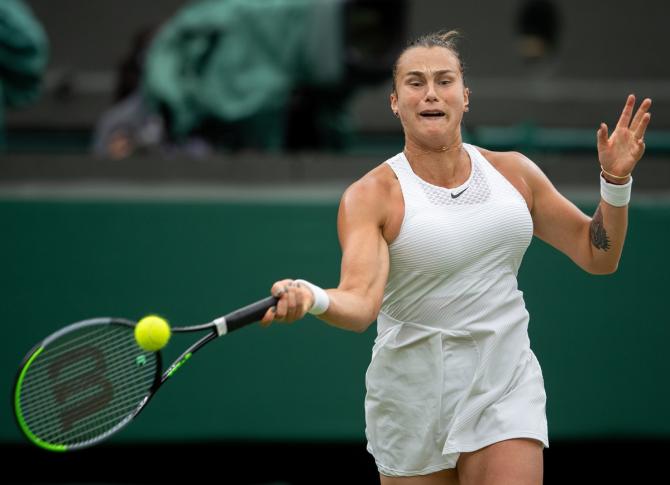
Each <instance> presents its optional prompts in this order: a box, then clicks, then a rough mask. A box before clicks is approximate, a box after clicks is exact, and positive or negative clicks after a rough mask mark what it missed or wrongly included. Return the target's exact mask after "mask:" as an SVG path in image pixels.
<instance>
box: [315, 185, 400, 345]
mask: <svg viewBox="0 0 670 485" xmlns="http://www.w3.org/2000/svg"><path fill="white" fill-rule="evenodd" d="M385 200H386V198H385V197H384V195H383V190H381V187H380V186H379V184H378V183H377V182H376V181H373V180H362V181H359V182H357V183H356V184H354V185H353V186H351V187H350V188H349V189H348V190H347V191H346V192H345V194H344V196H343V197H342V202H341V204H340V211H339V214H338V224H337V226H338V234H339V238H340V245H341V246H342V265H341V273H340V284H339V285H338V287H337V288H336V289H332V290H327V293H328V296H329V297H330V306H329V308H328V311H327V312H326V313H324V314H323V315H321V316H320V317H321V318H322V319H323V320H324V321H326V322H328V323H329V324H331V325H335V326H337V327H340V328H344V329H347V330H354V331H361V332H362V331H364V330H365V329H366V328H367V327H368V326H369V325H370V324H371V323H372V322H373V321H374V320H375V318H377V314H378V313H379V308H380V307H381V303H382V296H383V293H384V286H385V285H386V278H387V277H388V271H389V254H388V245H387V244H386V241H385V240H384V237H383V235H382V229H383V225H384V221H385V214H384V212H385V210H386V209H385Z"/></svg>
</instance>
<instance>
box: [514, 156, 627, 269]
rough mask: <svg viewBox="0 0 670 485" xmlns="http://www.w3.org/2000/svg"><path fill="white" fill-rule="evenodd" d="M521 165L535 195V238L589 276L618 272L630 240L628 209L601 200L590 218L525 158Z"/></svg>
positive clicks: (533, 210)
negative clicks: (627, 239) (626, 244)
mask: <svg viewBox="0 0 670 485" xmlns="http://www.w3.org/2000/svg"><path fill="white" fill-rule="evenodd" d="M516 156H518V157H522V155H519V154H516ZM520 163H521V164H522V166H523V167H524V169H523V170H524V173H525V174H526V180H527V182H528V186H529V187H530V189H531V192H532V201H533V202H532V211H531V214H532V216H533V224H534V228H535V235H536V236H537V237H538V238H540V239H542V240H543V241H545V242H546V243H548V244H550V245H552V246H554V247H555V248H557V249H558V250H559V251H561V252H563V253H565V254H566V255H567V256H568V257H569V258H570V259H572V260H573V261H574V262H575V263H576V264H577V265H578V266H579V267H580V268H582V269H584V270H585V271H587V272H589V273H593V274H608V273H612V272H614V271H616V269H617V266H618V264H619V259H620V258H621V253H622V251H623V245H624V239H625V237H626V230H627V226H628V208H627V207H613V206H611V205H609V204H607V203H606V202H604V201H601V202H600V204H599V205H598V208H597V209H596V211H595V214H594V215H593V217H592V218H590V217H588V216H587V215H586V214H584V213H583V212H582V211H581V210H579V208H577V207H576V206H575V205H574V204H573V203H572V202H570V201H569V200H567V199H566V198H565V197H563V196H562V195H561V194H560V193H559V192H558V191H557V190H556V188H555V187H554V186H553V185H552V184H551V182H550V181H549V179H548V178H547V177H546V176H545V175H544V173H542V171H541V170H540V169H539V168H538V167H537V166H536V165H535V164H534V163H533V162H531V161H530V160H528V159H526V158H525V157H523V159H522V160H520Z"/></svg>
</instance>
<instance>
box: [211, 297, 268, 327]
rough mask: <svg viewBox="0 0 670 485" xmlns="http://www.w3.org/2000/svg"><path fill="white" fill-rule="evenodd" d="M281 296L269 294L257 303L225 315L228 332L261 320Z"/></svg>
mask: <svg viewBox="0 0 670 485" xmlns="http://www.w3.org/2000/svg"><path fill="white" fill-rule="evenodd" d="M278 301H279V298H275V297H274V296H268V297H267V298H263V299H262V300H258V301H257V302H255V303H252V304H250V305H247V306H245V307H242V308H240V309H238V310H235V311H234V312H231V313H229V314H228V315H225V316H224V317H223V318H224V319H225V321H226V327H227V328H228V332H232V331H233V330H237V329H238V328H242V327H244V326H245V325H249V324H250V323H254V322H257V321H259V320H260V319H261V318H263V316H264V315H265V312H267V311H268V309H269V308H270V307H273V306H275V305H276V304H277V302H278Z"/></svg>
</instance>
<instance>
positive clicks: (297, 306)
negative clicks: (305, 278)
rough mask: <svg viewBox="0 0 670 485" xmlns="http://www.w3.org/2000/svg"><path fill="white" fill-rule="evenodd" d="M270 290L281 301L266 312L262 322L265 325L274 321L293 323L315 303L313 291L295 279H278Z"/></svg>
mask: <svg viewBox="0 0 670 485" xmlns="http://www.w3.org/2000/svg"><path fill="white" fill-rule="evenodd" d="M270 292H271V294H272V296H274V297H275V298H279V301H278V302H277V304H276V305H275V306H273V307H272V308H270V309H269V310H268V311H267V312H266V313H265V316H264V317H263V319H262V320H261V322H260V323H261V325H262V326H264V327H267V326H268V325H270V324H271V323H272V322H273V321H276V322H281V323H293V322H295V321H296V320H300V319H301V318H303V317H304V316H305V314H306V313H307V311H308V310H309V309H310V308H311V307H312V305H313V303H314V295H313V294H312V291H311V290H310V289H309V288H308V287H307V286H305V285H303V284H301V283H299V282H297V281H295V280H291V279H285V280H280V281H277V282H276V283H275V284H274V285H272V289H271V290H270Z"/></svg>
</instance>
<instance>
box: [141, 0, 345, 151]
mask: <svg viewBox="0 0 670 485" xmlns="http://www.w3.org/2000/svg"><path fill="white" fill-rule="evenodd" d="M341 5H342V2H341V1H340V0H202V1H197V2H194V3H191V4H189V5H187V6H186V7H185V8H184V9H182V10H181V11H180V12H178V13H177V15H175V16H174V17H173V18H172V19H171V20H170V21H169V22H168V23H167V24H166V25H165V26H164V27H163V28H162V29H161V31H160V32H159V34H158V35H157V37H156V39H155V41H154V43H153V45H152V47H151V49H150V51H149V54H148V57H147V65H146V78H145V89H146V94H147V96H148V98H149V99H150V100H151V101H153V102H154V103H159V104H161V105H163V106H164V107H167V108H168V110H169V113H170V123H171V129H172V132H173V133H174V134H175V135H177V136H179V135H184V134H187V133H188V132H189V131H191V130H192V129H194V128H195V127H197V126H198V124H199V123H200V122H202V121H203V120H205V119H207V118H214V119H217V120H221V121H224V122H242V123H245V124H247V125H248V126H249V129H251V130H252V131H253V130H256V131H258V133H259V135H262V136H268V137H270V138H271V139H269V140H268V141H267V142H266V143H265V145H266V146H270V147H271V146H272V145H274V144H280V143H281V138H282V133H281V126H282V125H283V123H284V119H283V115H284V114H285V109H286V106H287V104H288V103H289V100H290V96H291V92H292V90H293V89H294V87H295V86H296V85H298V84H301V85H305V84H308V85H315V86H327V85H331V84H335V83H337V82H338V81H340V79H341V77H342V75H343V72H342V71H343V67H342V66H343V61H342V56H343V53H342V39H341V36H342V32H341V21H340V15H341V8H340V7H341Z"/></svg>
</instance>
